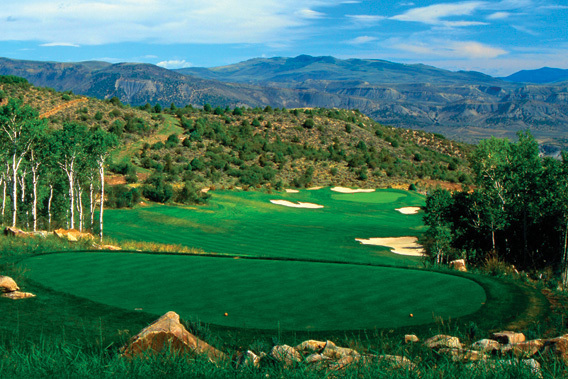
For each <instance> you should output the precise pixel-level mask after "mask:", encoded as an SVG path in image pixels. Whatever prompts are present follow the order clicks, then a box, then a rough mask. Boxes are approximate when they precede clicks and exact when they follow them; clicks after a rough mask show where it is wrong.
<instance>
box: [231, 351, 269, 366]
mask: <svg viewBox="0 0 568 379" xmlns="http://www.w3.org/2000/svg"><path fill="white" fill-rule="evenodd" d="M265 355H266V354H264V353H261V354H260V355H256V354H255V353H254V352H253V351H251V350H247V351H246V352H245V353H242V354H239V356H238V357H237V360H236V361H237V368H241V367H255V368H258V367H260V361H261V360H262V358H263V357H264V356H265Z"/></svg>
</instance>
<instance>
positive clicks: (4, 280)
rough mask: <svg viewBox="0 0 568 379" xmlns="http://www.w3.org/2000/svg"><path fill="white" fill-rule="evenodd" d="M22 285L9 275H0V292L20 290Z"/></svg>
mask: <svg viewBox="0 0 568 379" xmlns="http://www.w3.org/2000/svg"><path fill="white" fill-rule="evenodd" d="M19 289H20V287H18V285H17V284H16V282H15V281H14V279H12V278H10V277H9V276H3V275H0V292H3V293H8V292H14V291H18V290H19Z"/></svg>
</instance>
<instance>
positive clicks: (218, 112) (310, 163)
mask: <svg viewBox="0 0 568 379" xmlns="http://www.w3.org/2000/svg"><path fill="white" fill-rule="evenodd" d="M0 79H1V77H0ZM0 90H2V91H3V92H4V93H5V94H6V95H7V96H8V97H11V98H22V99H23V101H24V102H25V103H27V104H30V105H31V106H33V107H35V108H38V109H39V110H40V113H46V112H47V111H49V110H50V109H54V108H57V109H61V111H59V112H55V113H54V114H53V115H51V116H50V117H49V118H48V120H49V122H50V124H51V126H52V127H53V128H57V127H59V126H60V125H61V124H62V123H63V122H67V121H79V122H82V123H86V124H87V125H89V126H91V127H101V128H103V129H106V130H108V131H110V132H111V133H114V134H116V135H117V136H119V137H120V140H121V144H120V146H119V148H118V149H117V151H115V153H114V156H113V160H114V163H113V164H112V165H111V169H112V170H113V171H114V172H115V174H116V177H115V178H114V179H112V180H111V183H114V184H119V183H125V181H126V180H128V181H129V182H136V181H142V180H145V179H147V178H149V177H150V178H151V177H154V178H158V179H159V180H163V181H165V182H166V183H172V184H174V187H176V185H178V187H176V188H179V185H180V184H181V183H184V182H189V183H193V185H194V186H195V187H196V188H202V187H208V186H219V187H223V186H224V187H234V186H243V187H244V186H249V187H261V186H265V187H269V188H278V189H282V188H285V187H287V186H296V187H306V186H312V185H314V186H317V185H325V186H327V185H344V186H357V187H388V186H398V187H402V188H408V186H409V184H410V183H414V182H417V181H419V182H420V183H421V184H419V185H422V186H428V185H431V184H432V185H433V184H434V181H440V180H441V181H449V182H454V183H457V182H467V181H468V180H469V174H468V168H467V166H466V165H467V161H466V156H467V152H468V151H469V150H470V146H469V145H465V144H460V143H456V142H453V141H450V140H446V139H444V138H443V137H441V136H437V135H432V134H429V133H425V132H420V131H410V130H404V129H397V128H392V127H386V126H382V125H380V124H378V123H376V122H374V121H372V120H371V119H369V118H368V117H366V116H364V115H363V114H361V113H360V112H357V111H347V110H338V109H334V110H329V109H323V108H321V109H320V108H318V109H306V110H298V109H295V110H292V111H288V110H285V109H273V108H271V107H266V108H265V109H261V108H254V109H251V108H249V109H241V108H235V109H234V110H231V109H223V108H217V109H210V108H207V107H206V109H196V108H193V107H192V106H187V107H184V108H177V107H172V108H166V109H163V110H161V109H156V108H155V107H142V108H143V109H140V108H133V107H130V106H124V105H122V104H120V102H118V101H117V100H116V99H113V100H107V101H101V100H97V99H95V98H88V99H86V100H83V101H82V102H76V100H77V99H80V97H77V96H75V95H70V94H67V93H59V92H56V91H55V90H52V89H46V88H36V87H33V86H29V85H14V84H2V83H1V80H0ZM152 180H153V179H151V180H150V183H152ZM154 183H155V182H154Z"/></svg>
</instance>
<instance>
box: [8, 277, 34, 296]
mask: <svg viewBox="0 0 568 379" xmlns="http://www.w3.org/2000/svg"><path fill="white" fill-rule="evenodd" d="M0 293H2V297H5V298H8V299H12V300H20V299H27V298H30V297H35V295H34V294H33V293H29V292H21V291H20V287H18V284H16V281H15V280H14V279H12V278H10V277H9V276H4V275H0Z"/></svg>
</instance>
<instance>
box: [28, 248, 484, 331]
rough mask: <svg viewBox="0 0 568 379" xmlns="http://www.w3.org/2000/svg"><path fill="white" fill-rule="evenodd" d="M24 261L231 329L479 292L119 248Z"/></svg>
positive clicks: (465, 308) (365, 316) (445, 304)
mask: <svg viewBox="0 0 568 379" xmlns="http://www.w3.org/2000/svg"><path fill="white" fill-rule="evenodd" d="M23 264H24V265H25V268H26V269H27V270H28V273H27V275H28V278H30V279H32V280H34V281H36V282H38V283H42V285H45V286H47V287H50V288H52V289H54V290H56V291H61V292H66V293H70V294H72V295H76V296H79V297H83V298H87V299H90V300H93V301H96V302H100V303H104V304H108V305H112V306H116V307H120V308H124V309H128V310H136V309H138V310H143V311H145V312H149V313H154V314H157V315H159V314H163V313H165V312H167V311H170V310H175V311H176V312H177V313H179V314H180V315H181V316H182V317H183V318H185V319H188V320H199V321H202V322H205V323H211V324H215V325H222V326H230V327H238V328H252V329H278V328H280V329H282V330H296V331H310V330H312V331H322V330H354V329H372V328H394V327H403V326H411V325H420V324H427V323H432V322H434V317H443V318H444V319H446V318H449V317H451V318H456V317H459V316H465V315H468V314H471V313H474V312H475V311H477V310H478V309H479V308H480V307H481V306H482V303H484V302H485V300H486V296H485V291H484V290H483V288H482V287H481V286H480V285H478V284H477V283H475V282H473V281H471V280H469V279H466V278H462V277H459V276H453V275H447V274H441V273H436V272H431V271H425V270H415V269H400V268H394V267H370V266H361V265H351V264H332V263H315V262H298V261H275V260H261V259H234V258H221V257H200V256H191V255H161V254H140V253H118V252H117V253H102V252H94V253H92V252H91V253H87V252H83V253H59V254H47V255H41V256H37V257H33V258H30V259H27V260H25V261H24V263H23ZM449 288H451V291H449V290H448V289H449ZM225 314H227V315H225ZM411 314H412V316H411Z"/></svg>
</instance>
